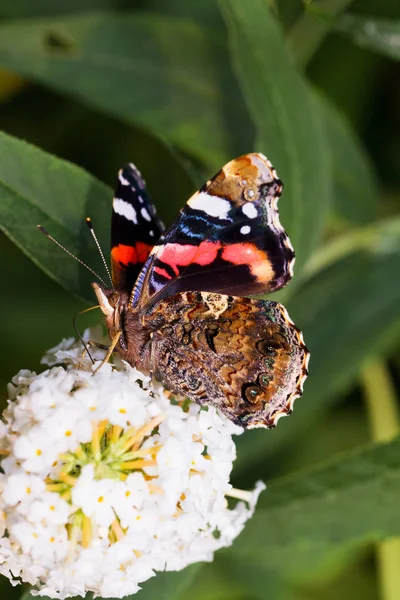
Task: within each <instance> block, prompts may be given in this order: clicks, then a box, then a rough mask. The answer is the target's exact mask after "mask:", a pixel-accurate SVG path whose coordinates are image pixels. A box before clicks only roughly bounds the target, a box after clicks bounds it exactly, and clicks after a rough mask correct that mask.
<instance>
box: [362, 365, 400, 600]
mask: <svg viewBox="0 0 400 600" xmlns="http://www.w3.org/2000/svg"><path fill="white" fill-rule="evenodd" d="M362 379H363V387H364V393H365V399H366V404H367V408H368V414H369V421H370V427H371V433H372V438H373V440H374V441H376V442H388V441H390V440H391V439H392V438H394V437H395V436H396V435H397V434H398V433H399V424H400V418H399V411H398V407H397V398H396V391H395V389H394V385H393V382H392V379H391V376H390V373H389V370H388V368H387V366H386V364H385V362H384V361H383V360H379V359H375V360H373V361H371V362H369V363H367V364H366V365H365V366H364V369H363V372H362ZM378 509H379V507H378ZM377 553H378V565H379V566H378V568H379V575H380V585H381V597H382V600H398V598H399V593H400V539H398V538H394V539H390V540H386V541H384V542H381V543H380V544H379V546H378V549H377Z"/></svg>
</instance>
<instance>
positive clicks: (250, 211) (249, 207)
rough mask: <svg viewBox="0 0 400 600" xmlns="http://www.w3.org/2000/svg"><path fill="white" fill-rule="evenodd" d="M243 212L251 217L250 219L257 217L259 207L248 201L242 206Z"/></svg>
mask: <svg viewBox="0 0 400 600" xmlns="http://www.w3.org/2000/svg"><path fill="white" fill-rule="evenodd" d="M242 213H243V214H244V215H246V217H249V219H255V218H256V216H257V209H256V207H255V206H254V204H251V203H250V202H247V203H246V204H243V206H242Z"/></svg>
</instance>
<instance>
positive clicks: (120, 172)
mask: <svg viewBox="0 0 400 600" xmlns="http://www.w3.org/2000/svg"><path fill="white" fill-rule="evenodd" d="M118 179H119V182H120V184H121V185H130V183H129V181H128V180H127V179H125V177H124V176H123V175H122V169H121V171H119V172H118Z"/></svg>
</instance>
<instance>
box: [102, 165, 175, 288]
mask: <svg viewBox="0 0 400 600" xmlns="http://www.w3.org/2000/svg"><path fill="white" fill-rule="evenodd" d="M163 229H164V226H163V224H162V222H161V221H160V220H159V219H158V217H157V213H156V209H155V207H154V206H153V204H152V203H151V201H150V198H149V195H148V193H147V189H146V184H145V182H144V180H143V178H142V176H141V174H140V172H139V171H138V169H137V168H136V167H135V166H134V165H133V164H129V165H126V167H124V168H123V169H121V171H120V172H119V173H118V183H117V187H116V190H115V196H114V199H113V208H112V218H111V274H112V280H113V284H114V287H115V288H116V289H117V290H125V291H128V292H129V293H130V292H131V290H132V288H133V285H134V283H135V281H136V279H137V277H138V275H139V273H140V271H141V269H142V267H143V264H144V263H145V262H146V260H147V258H148V256H149V254H150V252H151V250H152V248H153V246H154V244H156V242H157V240H158V239H159V237H160V235H161V233H162V231H163Z"/></svg>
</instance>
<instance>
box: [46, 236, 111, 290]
mask: <svg viewBox="0 0 400 600" xmlns="http://www.w3.org/2000/svg"><path fill="white" fill-rule="evenodd" d="M37 228H38V229H39V231H41V232H42V233H43V234H44V235H45V236H46V237H47V238H49V240H51V241H52V242H54V243H55V244H56V246H58V247H59V248H61V250H64V252H66V253H67V254H68V255H69V256H71V257H72V258H74V259H75V260H77V261H78V263H79V264H81V265H82V266H84V267H85V268H86V269H87V270H88V271H90V272H91V273H92V275H94V276H95V277H97V279H98V280H99V281H101V283H102V284H103V285H104V287H107V284H106V282H105V281H104V280H103V279H102V278H101V277H100V275H98V274H97V273H96V271H93V269H91V268H90V267H89V266H88V265H87V264H86V263H84V262H83V260H81V259H80V258H78V257H77V256H75V254H72V252H70V251H69V250H67V249H66V248H64V246H62V245H61V244H60V242H57V240H56V239H55V238H53V236H52V235H50V234H49V232H48V231H46V229H45V228H44V227H42V226H41V225H38V226H37Z"/></svg>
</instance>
